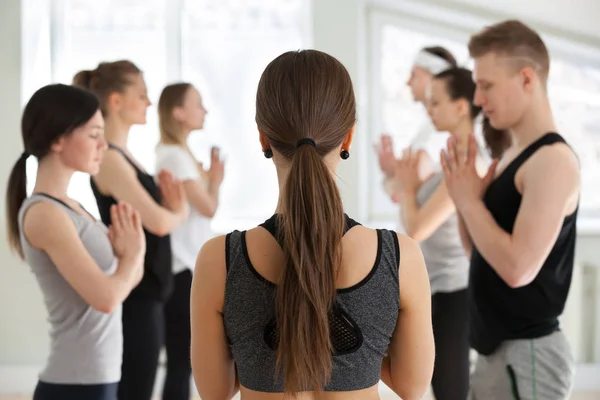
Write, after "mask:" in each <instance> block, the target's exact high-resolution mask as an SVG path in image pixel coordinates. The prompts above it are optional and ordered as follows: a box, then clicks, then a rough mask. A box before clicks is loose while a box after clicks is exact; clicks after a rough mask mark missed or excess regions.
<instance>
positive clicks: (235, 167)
mask: <svg viewBox="0 0 600 400" xmlns="http://www.w3.org/2000/svg"><path fill="white" fill-rule="evenodd" d="M184 4H185V5H184V10H183V22H182V31H183V35H182V49H183V51H182V74H183V79H184V80H186V81H188V82H191V83H192V84H194V85H195V86H196V87H197V88H198V89H199V91H200V93H201V94H202V96H203V99H204V102H205V106H206V107H207V109H208V115H207V117H206V122H205V128H204V130H203V131H201V132H196V133H194V134H193V136H192V137H191V139H190V141H191V144H192V145H193V151H194V153H195V154H196V155H197V156H198V157H199V158H200V159H202V160H203V161H208V156H209V149H210V146H211V145H218V146H220V147H221V149H222V153H223V154H225V156H226V157H227V159H226V164H225V180H224V182H223V186H222V190H221V202H220V207H219V211H218V213H217V215H216V217H215V221H214V224H213V228H214V229H215V230H216V231H227V230H229V229H230V228H231V227H233V226H235V227H236V228H238V227H239V228H242V226H241V225H247V226H251V225H253V224H256V223H259V222H262V221H263V220H264V219H265V218H266V217H268V216H270V214H271V213H273V211H274V210H275V206H276V203H277V197H278V185H277V176H276V174H275V168H274V167H273V164H272V162H271V160H267V159H265V158H264V156H263V154H262V153H261V148H260V144H259V142H258V131H257V130H256V123H255V122H254V110H255V108H254V102H255V95H256V88H257V85H258V80H259V79H260V74H261V73H262V71H263V70H264V68H265V67H266V65H267V64H268V63H269V62H270V61H271V60H272V59H273V58H275V57H276V56H278V55H279V54H281V53H283V52H285V51H288V50H295V49H299V48H302V47H303V45H304V35H303V32H304V23H305V17H304V16H305V12H304V11H303V8H305V7H306V6H307V1H306V0H285V1H281V0H277V1H263V0H261V1H248V2H222V1H216V0H189V1H186V2H185V3H184ZM249 166H251V167H250V168H249ZM234 221H235V222H234ZM240 224H241V225H240Z"/></svg>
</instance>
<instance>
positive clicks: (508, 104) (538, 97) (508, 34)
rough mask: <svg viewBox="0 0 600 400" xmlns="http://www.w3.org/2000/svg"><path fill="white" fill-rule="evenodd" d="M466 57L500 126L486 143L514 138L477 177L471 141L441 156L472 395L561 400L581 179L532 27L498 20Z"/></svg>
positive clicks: (566, 375) (568, 361) (568, 364)
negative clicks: (463, 293) (457, 247)
mask: <svg viewBox="0 0 600 400" xmlns="http://www.w3.org/2000/svg"><path fill="white" fill-rule="evenodd" d="M469 52H470V54H471V56H472V57H473V58H474V60H475V68H474V79H475V81H476V83H477V91H476V94H475V103H476V104H477V105H479V106H481V107H482V108H483V111H484V112H485V114H486V116H487V117H488V118H489V122H490V124H491V126H492V127H493V128H495V129H497V130H498V131H497V132H495V133H494V135H496V136H495V137H487V139H489V140H499V139H500V137H499V136H498V135H502V134H507V135H510V139H511V146H510V147H509V148H508V149H507V150H506V151H505V153H504V155H503V156H502V157H501V159H500V161H499V162H498V163H496V162H494V163H493V164H492V165H491V166H490V168H489V170H488V173H487V174H486V175H485V176H484V177H483V178H480V177H479V176H478V173H477V171H476V168H475V154H476V145H475V141H474V139H473V138H471V141H470V143H469V151H468V156H467V157H465V156H464V154H459V153H458V152H457V146H456V144H455V143H453V142H449V143H448V150H447V152H443V153H442V157H441V161H442V165H443V169H444V173H445V177H446V184H447V186H448V190H449V192H450V194H451V196H452V198H453V200H454V202H455V204H456V207H457V210H458V214H459V216H460V222H461V226H460V229H461V238H463V244H464V245H465V249H466V251H467V252H468V253H470V254H471V271H470V279H469V303H470V304H469V307H470V342H471V346H472V347H473V348H474V349H475V350H477V352H478V353H479V355H478V360H477V365H476V367H475V372H474V374H473V376H472V380H471V396H472V398H473V399H478V400H481V399H566V398H568V397H569V393H570V390H571V385H572V380H573V373H574V361H573V356H572V354H571V349H570V347H569V344H568V343H567V341H566V339H565V337H564V335H563V334H562V332H561V331H560V329H559V323H558V317H559V316H560V314H561V313H562V312H563V309H564V305H565V301H566V299H567V295H568V293H569V287H570V284H571V276H572V271H573V261H574V251H575V240H576V219H577V210H578V204H579V191H580V187H579V185H580V183H579V181H580V178H579V165H578V161H577V158H576V156H575V154H574V153H573V152H572V151H571V149H570V148H569V146H568V145H567V144H566V142H565V140H564V139H563V138H562V137H561V136H560V135H559V134H557V133H555V132H556V128H555V126H554V122H553V118H552V112H551V109H550V104H549V101H548V97H547V92H546V81H547V78H548V71H549V66H550V65H549V64H550V61H549V56H548V51H547V49H546V46H545V45H544V43H543V41H542V40H541V38H540V37H539V36H538V35H537V33H535V32H534V31H533V30H531V29H530V28H528V27H527V26H525V25H524V24H522V23H521V22H519V21H505V22H502V23H499V24H497V25H494V26H490V27H487V28H486V29H484V30H483V31H482V32H480V33H478V34H476V35H475V36H473V37H472V38H471V40H470V42H469ZM500 130H504V133H503V132H502V131H500ZM459 147H460V146H459ZM463 148H464V146H463ZM496 165H497V167H496Z"/></svg>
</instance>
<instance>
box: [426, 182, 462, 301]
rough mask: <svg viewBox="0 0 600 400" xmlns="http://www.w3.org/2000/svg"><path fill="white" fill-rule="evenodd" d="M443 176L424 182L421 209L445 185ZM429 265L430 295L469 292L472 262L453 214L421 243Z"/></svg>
mask: <svg viewBox="0 0 600 400" xmlns="http://www.w3.org/2000/svg"><path fill="white" fill-rule="evenodd" d="M443 178H444V176H443V174H442V173H436V174H434V175H433V176H432V177H431V178H429V179H428V180H427V181H425V182H424V183H423V184H422V185H421V187H420V188H419V191H418V192H417V202H418V204H419V206H422V205H423V204H425V203H426V202H427V200H429V198H430V197H431V196H432V195H433V193H434V192H435V191H436V190H437V188H438V187H439V186H440V184H441V183H442V180H443ZM420 246H421V251H422V252H423V258H424V259H425V263H426V264H427V272H428V273H429V281H430V285H431V294H432V295H433V294H434V293H436V292H455V291H458V290H462V289H466V288H467V285H468V281H469V259H468V258H467V256H466V254H465V250H464V249H463V247H462V243H461V241H460V233H459V231H458V217H457V216H456V213H453V214H452V215H451V216H450V217H448V219H447V220H446V221H444V222H443V223H442V225H440V226H439V227H438V228H437V229H436V230H435V231H434V232H433V234H432V235H431V236H430V237H429V238H427V239H425V240H423V241H422V242H421V243H420Z"/></svg>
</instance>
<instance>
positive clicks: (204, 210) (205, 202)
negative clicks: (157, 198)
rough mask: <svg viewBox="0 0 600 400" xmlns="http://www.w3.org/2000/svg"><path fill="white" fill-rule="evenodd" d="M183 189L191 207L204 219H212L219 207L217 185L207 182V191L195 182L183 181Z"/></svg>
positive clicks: (190, 180)
mask: <svg viewBox="0 0 600 400" xmlns="http://www.w3.org/2000/svg"><path fill="white" fill-rule="evenodd" d="M183 188H184V189H185V194H186V196H187V198H188V201H189V202H190V204H191V206H192V207H194V209H195V210H196V211H198V212H199V213H200V214H202V215H204V216H205V217H208V218H212V217H214V216H215V213H216V212H217V206H218V205H219V185H215V184H213V183H212V182H210V181H209V184H208V189H205V188H204V186H202V183H200V182H198V181H197V180H193V179H189V180H186V181H183Z"/></svg>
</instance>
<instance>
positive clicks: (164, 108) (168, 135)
mask: <svg viewBox="0 0 600 400" xmlns="http://www.w3.org/2000/svg"><path fill="white" fill-rule="evenodd" d="M191 87H192V85H191V84H190V83H185V82H181V83H174V84H171V85H168V86H165V88H164V89H163V91H162V93H161V94H160V99H159V100H158V126H159V129H160V141H161V142H162V143H179V139H178V138H177V133H176V131H177V129H179V126H178V125H179V124H178V122H177V121H176V120H175V118H174V117H173V109H174V108H175V107H181V106H183V102H184V100H185V95H186V94H187V92H188V90H189V89H190V88H191Z"/></svg>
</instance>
